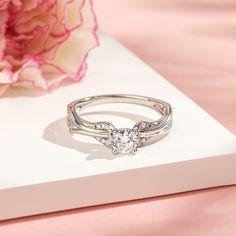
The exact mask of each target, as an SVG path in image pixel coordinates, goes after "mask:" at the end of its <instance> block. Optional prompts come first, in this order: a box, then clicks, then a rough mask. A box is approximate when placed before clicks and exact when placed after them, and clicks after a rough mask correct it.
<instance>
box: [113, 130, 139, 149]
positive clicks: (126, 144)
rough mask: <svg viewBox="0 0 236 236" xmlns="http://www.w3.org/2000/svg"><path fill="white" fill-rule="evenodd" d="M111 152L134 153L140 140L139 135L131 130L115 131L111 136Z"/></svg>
mask: <svg viewBox="0 0 236 236" xmlns="http://www.w3.org/2000/svg"><path fill="white" fill-rule="evenodd" d="M111 144H112V151H113V153H114V154H118V153H133V154H134V153H136V151H137V147H138V146H140V144H141V140H140V137H139V133H138V132H137V131H135V130H133V129H128V128H122V129H117V130H115V131H114V132H113V133H112V134H111Z"/></svg>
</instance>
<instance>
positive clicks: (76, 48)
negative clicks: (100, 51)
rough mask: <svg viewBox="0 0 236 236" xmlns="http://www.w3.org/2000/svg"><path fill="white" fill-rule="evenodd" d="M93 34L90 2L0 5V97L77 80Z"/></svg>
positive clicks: (18, 0)
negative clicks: (16, 90) (11, 90)
mask: <svg viewBox="0 0 236 236" xmlns="http://www.w3.org/2000/svg"><path fill="white" fill-rule="evenodd" d="M96 29H97V24H96V19H95V16H94V13H93V10H92V2H91V0H0V95H2V94H3V93H5V92H6V91H7V90H8V89H9V88H10V87H12V86H14V85H21V86H25V85H27V86H28V85H30V86H29V87H32V86H36V87H38V88H41V89H43V90H48V89H51V88H54V87H56V86H58V85H59V84H60V83H61V82H62V81H63V80H65V79H68V78H70V79H72V80H73V81H79V80H80V79H81V78H82V77H83V75H84V73H85V70H86V62H85V61H86V58H87V55H88V52H89V51H90V50H91V49H92V48H94V47H95V46H96V45H97V44H98V39H97V37H96Z"/></svg>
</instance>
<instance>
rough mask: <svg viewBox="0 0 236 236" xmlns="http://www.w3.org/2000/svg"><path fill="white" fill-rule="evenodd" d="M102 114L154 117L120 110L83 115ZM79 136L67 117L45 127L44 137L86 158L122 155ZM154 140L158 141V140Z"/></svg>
mask: <svg viewBox="0 0 236 236" xmlns="http://www.w3.org/2000/svg"><path fill="white" fill-rule="evenodd" d="M101 114H102V115H104V114H105V115H114V116H121V117H125V118H128V119H130V120H132V121H134V122H137V121H138V120H145V121H153V120H152V119H150V118H148V117H145V116H142V115H139V114H134V113H129V112H118V111H116V112H115V111H99V112H98V111H96V112H87V113H83V116H85V115H101ZM79 136H80V135H78V136H76V138H75V137H74V136H73V135H72V134H71V133H70V132H69V131H68V127H67V124H66V117H63V118H60V119H58V120H55V121H53V122H52V123H51V124H49V125H48V126H47V127H46V128H45V129H44V133H43V135H42V138H43V139H44V140H46V141H48V142H50V143H54V144H57V145H60V146H63V147H66V148H70V149H74V150H76V151H78V152H82V153H84V154H86V155H87V156H86V160H94V159H107V160H113V159H114V158H116V157H117V156H121V155H113V154H112V152H111V149H110V148H108V147H106V146H105V145H103V144H101V143H98V144H95V143H88V142H84V141H81V140H80V139H79ZM158 139H160V138H158ZM154 142H156V140H155V141H154ZM152 143H153V142H152ZM150 144H151V143H150ZM148 145H149V144H148ZM145 146H146V145H145Z"/></svg>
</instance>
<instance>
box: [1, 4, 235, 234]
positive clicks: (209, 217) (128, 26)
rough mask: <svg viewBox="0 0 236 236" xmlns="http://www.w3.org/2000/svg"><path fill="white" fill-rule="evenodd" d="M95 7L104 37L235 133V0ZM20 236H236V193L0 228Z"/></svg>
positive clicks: (205, 193) (198, 194)
mask: <svg viewBox="0 0 236 236" xmlns="http://www.w3.org/2000/svg"><path fill="white" fill-rule="evenodd" d="M95 7H96V9H95V10H96V12H97V14H98V20H99V23H100V26H101V27H102V28H103V29H105V30H106V31H108V32H110V33H111V34H112V35H113V36H115V37H116V38H117V39H118V40H120V41H121V42H122V43H123V44H125V45H126V46H127V47H128V48H130V50H132V51H134V52H135V53H136V54H137V55H138V56H140V57H141V58H142V59H143V60H144V61H146V62H147V63H148V64H149V65H151V66H152V67H153V68H155V69H156V70H157V71H159V72H160V73H162V74H163V75H164V76H165V77H166V78H167V79H168V80H170V81H171V82H172V83H174V84H175V85H176V86H177V87H178V88H180V89H181V90H182V91H184V92H185V93H186V94H187V95H188V96H190V97H191V98H193V100H195V101H196V102H197V103H198V104H199V105H201V106H202V107H203V108H204V109H206V110H207V111H208V112H209V113H210V114H211V115H213V116H214V117H215V118H216V119H217V120H218V121H220V122H221V123H223V124H224V126H226V127H227V128H229V129H230V130H231V131H232V132H234V133H236V122H235V121H236V59H235V58H236V2H235V1H234V0H225V1H221V0H175V1H172V0H119V1H106V0H97V1H96V2H95ZM144 79H145V78H144ZM15 235H16V236H28V235H30V236H32V235H34V236H43V235H45V236H52V235H57V236H65V235H66V236H78V235H81V236H121V235H122V236H126V235H127V236H143V235H145V236H157V235H160V236H180V235H181V236H195V235H196V236H199V235H201V236H209V235H214V236H235V235H236V186H231V187H224V188H214V189H208V190H201V191H194V192H190V193H182V194H175V195H171V196H165V197H157V198H152V199H146V200H139V201H133V202H126V203H118V204H110V205H107V206H99V207H91V208H85V209H79V210H73V211H67V212H63V213H54V214H47V215H43V216H36V217H28V218H24V219H18V220H12V221H6V222H4V223H2V224H1V225H0V236H15Z"/></svg>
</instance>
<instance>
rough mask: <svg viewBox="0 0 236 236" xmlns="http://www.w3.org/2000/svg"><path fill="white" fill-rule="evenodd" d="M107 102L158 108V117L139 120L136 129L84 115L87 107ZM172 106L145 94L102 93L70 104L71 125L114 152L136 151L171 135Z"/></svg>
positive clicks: (71, 130) (71, 128) (74, 131)
mask: <svg viewBox="0 0 236 236" xmlns="http://www.w3.org/2000/svg"><path fill="white" fill-rule="evenodd" d="M105 103H132V104H137V105H141V106H146V107H150V108H152V109H154V110H155V111H157V112H158V113H159V114H160V115H161V118H159V119H158V120H155V121H152V122H148V121H138V122H137V123H136V124H135V125H134V127H133V128H120V129H117V128H116V127H115V126H114V125H113V124H112V123H111V122H108V121H99V122H91V121H87V120H85V119H83V118H81V115H80V111H81V110H83V109H84V108H87V107H90V106H95V105H99V104H105ZM172 113H173V112H172V107H171V105H170V104H169V103H167V102H165V101H162V100H159V99H156V98H150V97H145V96H137V95H127V94H112V95H98V96H92V97H86V98H82V99H78V100H75V101H73V102H71V103H70V104H68V106H67V125H68V128H69V131H70V132H71V133H80V134H84V135H88V136H91V137H94V138H95V139H97V140H98V141H99V142H101V143H102V144H104V145H105V146H107V147H109V148H111V149H112V153H113V154H130V153H132V154H135V153H136V152H137V149H138V147H140V146H142V145H143V144H144V143H146V142H147V141H150V140H152V139H154V138H155V137H156V138H160V137H163V136H165V135H166V134H168V132H169V131H170V129H171V126H172Z"/></svg>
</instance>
